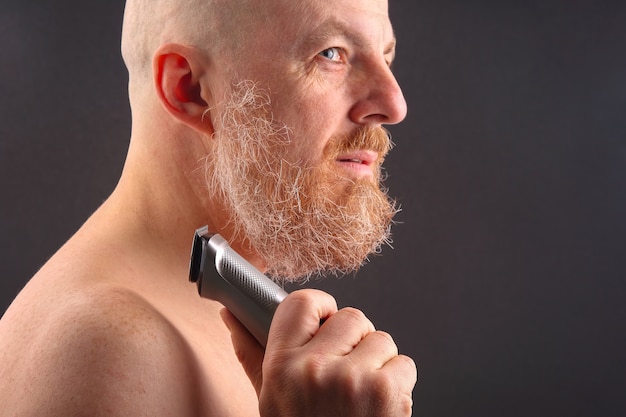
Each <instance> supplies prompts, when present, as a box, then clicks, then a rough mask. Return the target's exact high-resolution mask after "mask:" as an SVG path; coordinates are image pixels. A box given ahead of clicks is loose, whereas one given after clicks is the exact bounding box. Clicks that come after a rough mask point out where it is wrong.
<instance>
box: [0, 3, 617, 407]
mask: <svg viewBox="0 0 626 417" xmlns="http://www.w3.org/2000/svg"><path fill="white" fill-rule="evenodd" d="M122 9H123V1H122V0H115V1H113V0H107V1H106V2H84V1H70V0H65V1H60V0H59V1H54V2H50V1H44V0H31V1H18V0H3V1H2V3H1V4H0V39H1V40H2V57H1V58H0V92H1V94H0V121H1V123H0V192H1V201H2V203H1V211H0V247H1V248H2V253H1V257H2V258H1V262H0V280H1V294H0V311H4V309H5V308H6V307H7V306H8V304H9V302H10V300H11V299H12V298H13V297H14V296H15V295H16V293H17V292H18V290H19V288H21V287H22V285H23V284H24V283H25V282H26V281H27V279H28V278H29V277H30V276H31V275H32V274H33V273H34V272H35V271H36V270H37V269H38V268H39V267H40V266H41V265H42V263H43V262H45V261H46V259H47V258H48V257H49V256H51V255H52V254H53V253H54V251H55V250H56V248H58V247H59V246H60V245H61V244H62V243H63V242H64V241H65V240H66V239H67V238H69V237H70V236H71V234H72V233H73V232H74V231H75V230H76V229H77V228H78V227H79V226H80V224H81V223H82V222H83V221H84V220H85V219H86V218H87V217H88V215H89V214H90V213H91V212H92V211H93V210H94V209H95V208H96V207H97V206H98V205H99V204H100V203H101V202H102V201H103V200H104V199H105V198H106V197H107V195H108V194H109V193H110V192H111V190H112V189H113V187H114V185H115V183H116V181H117V178H118V176H119V173H120V171H121V167H122V164H123V161H124V157H125V151H126V147H127V142H128V136H129V131H130V121H129V109H128V103H127V98H126V74H125V69H124V67H123V65H122V61H121V58H120V56H119V52H118V51H119V32H120V25H121V18H122ZM390 9H391V14H392V18H393V21H394V25H395V27H396V32H397V36H398V38H399V47H398V57H397V61H396V64H395V70H396V73H397V76H398V79H399V81H400V83H401V85H402V86H403V87H404V91H405V95H406V98H407V101H408V104H409V113H408V117H407V120H406V121H405V122H404V123H403V124H402V125H399V126H397V127H393V128H392V132H393V135H394V140H395V142H396V143H397V148H396V150H395V151H394V152H393V153H392V155H391V156H390V157H389V159H388V163H387V167H388V173H389V180H388V185H389V187H390V188H391V192H392V194H393V195H395V196H397V198H398V201H399V202H400V203H401V205H402V207H403V211H402V213H401V214H400V215H399V217H398V220H400V221H401V224H400V225H398V226H397V227H396V228H395V233H394V247H395V249H393V250H391V249H389V248H388V249H386V250H385V251H384V256H382V257H376V258H374V259H373V262H372V263H371V264H370V265H368V266H367V267H366V268H365V269H364V270H363V271H362V272H361V273H359V274H358V275H357V277H356V278H353V277H346V278H343V279H341V280H339V281H337V280H334V279H327V280H324V281H323V282H321V283H313V284H311V285H314V286H321V287H323V288H326V289H327V290H329V291H331V292H332V293H333V294H334V295H335V296H336V297H337V299H338V300H339V303H340V304H341V305H354V306H357V307H360V308H362V309H363V310H364V311H365V312H366V313H367V314H368V315H369V316H370V317H371V318H372V319H373V321H374V322H375V323H376V324H377V325H378V327H379V328H382V329H385V330H388V331H390V332H391V333H392V334H394V336H395V338H396V341H397V343H398V345H399V346H400V349H401V350H402V351H403V352H404V353H407V354H409V355H410V356H412V357H414V358H415V359H416V361H417V362H418V365H419V369H420V381H419V383H418V386H417V389H416V391H415V402H416V403H415V413H414V414H415V415H420V416H429V417H431V416H432V417H434V416H531V415H532V416H624V415H626V399H625V396H624V391H625V390H626V361H625V357H626V355H625V354H624V351H625V350H626V340H625V339H626V337H625V333H626V332H625V331H624V330H625V329H624V327H625V326H624V323H625V319H626V308H625V307H624V301H623V299H624V295H625V292H626V291H625V290H626V284H625V283H624V277H626V266H625V262H624V256H623V253H624V248H625V244H626V221H625V220H624V213H626V193H625V191H626V188H625V186H626V117H625V114H626V28H625V24H626V2H624V1H576V0H555V1H550V0H543V1H536V0H525V1H522V0H519V1H513V0H509V1H506V0H501V1H489V0H476V1H468V0H456V1H451V0H422V1H420V0H417V1H415V0H391V5H390ZM94 245H97V242H94Z"/></svg>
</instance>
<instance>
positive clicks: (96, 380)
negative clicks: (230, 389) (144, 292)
mask: <svg viewBox="0 0 626 417" xmlns="http://www.w3.org/2000/svg"><path fill="white" fill-rule="evenodd" d="M31 301H32V300H31ZM0 374H2V375H3V378H2V380H1V381H0V397H1V398H2V402H3V406H2V409H3V411H0V416H3V415H4V414H3V413H4V412H7V411H9V410H10V411H9V413H10V415H20V416H41V415H46V416H62V415H63V416H67V415H76V416H79V415H89V416H104V415H133V416H144V415H145V416H181V417H183V416H192V415H198V408H204V407H203V406H202V404H201V398H200V397H201V394H200V392H201V391H200V390H204V388H201V385H202V384H201V381H199V378H200V377H199V374H198V371H197V363H196V358H195V356H194V353H193V351H192V349H191V348H190V347H189V346H188V344H187V341H186V340H185V338H184V337H183V336H182V335H181V334H180V333H179V332H178V331H177V329H176V328H175V326H173V325H172V324H171V323H170V322H169V321H168V319H167V318H166V317H164V316H163V315H162V314H161V313H160V312H159V311H158V310H157V309H155V308H154V307H153V306H152V305H151V304H150V303H149V302H147V301H146V300H145V299H143V298H142V297H141V296H140V295H138V294H136V293H134V292H133V291H130V290H128V289H125V288H122V287H116V286H113V285H99V286H96V287H93V288H89V289H87V290H82V291H74V292H72V291H70V292H69V293H67V294H65V297H63V298H57V299H55V298H54V297H51V299H45V298H44V297H41V298H40V299H39V300H38V301H37V302H36V303H34V302H30V303H25V302H21V303H17V305H16V306H13V307H12V309H10V310H9V311H7V314H6V315H5V317H3V319H2V320H1V321H0ZM205 394H206V393H205Z"/></svg>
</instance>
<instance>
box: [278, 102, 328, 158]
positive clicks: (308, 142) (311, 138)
mask: <svg viewBox="0 0 626 417" xmlns="http://www.w3.org/2000/svg"><path fill="white" fill-rule="evenodd" d="M337 115H338V112H337V111H336V110H335V109H333V108H332V104H329V103H328V102H327V101H324V100H319V99H311V100H289V102H288V103H287V105H286V106H284V107H283V106H277V108H276V112H275V113H274V117H275V118H276V120H277V121H279V122H280V123H284V124H285V125H286V126H287V127H288V128H289V132H290V138H291V151H290V152H289V154H290V155H291V158H289V160H290V162H294V163H299V162H304V163H309V164H310V163H313V164H315V163H316V162H318V161H319V160H321V159H322V155H323V152H324V149H325V147H326V145H327V144H328V141H329V140H330V138H331V137H333V136H335V135H337V134H338V133H339V132H338V127H339V126H340V124H339V118H338V117H337Z"/></svg>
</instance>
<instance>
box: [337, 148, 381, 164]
mask: <svg viewBox="0 0 626 417" xmlns="http://www.w3.org/2000/svg"><path fill="white" fill-rule="evenodd" d="M376 159H378V154H377V153H376V152H373V151H355V152H350V153H346V154H343V155H340V156H339V157H338V158H337V162H340V163H353V164H361V165H366V166H371V165H373V164H374V162H376Z"/></svg>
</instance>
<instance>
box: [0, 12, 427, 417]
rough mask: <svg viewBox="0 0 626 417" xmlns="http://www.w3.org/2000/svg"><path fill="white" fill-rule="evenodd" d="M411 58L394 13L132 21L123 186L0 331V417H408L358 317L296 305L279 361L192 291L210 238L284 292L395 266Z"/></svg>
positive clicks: (125, 44)
mask: <svg viewBox="0 0 626 417" xmlns="http://www.w3.org/2000/svg"><path fill="white" fill-rule="evenodd" d="M394 53H395V38H394V34H393V30H392V27H391V23H390V21H389V17H388V12H387V2H386V1H384V0H339V1H334V2H332V4H331V3H329V2H326V1H322V0H298V1H294V0H262V1H260V0H244V1H239V2H231V1H227V0H128V1H127V4H126V10H125V15H124V26H123V31H122V56H123V58H124V62H125V64H126V67H127V69H128V73H129V88H128V90H129V99H130V105H131V111H132V123H133V124H132V132H131V141H130V146H129V150H128V156H127V159H126V163H125V166H124V171H123V173H122V175H121V178H120V180H119V183H118V185H117V187H116V188H115V190H114V191H113V193H112V194H111V196H110V197H109V198H108V199H107V200H106V201H105V202H104V203H103V204H102V206H101V207H100V208H99V209H98V210H97V211H96V212H95V213H94V214H93V215H92V216H91V217H90V218H89V219H88V220H87V222H86V223H85V224H84V225H83V226H82V227H81V228H80V229H79V230H78V231H77V232H76V234H75V235H74V236H73V237H72V238H71V239H70V240H69V241H68V242H67V243H66V244H65V245H64V246H63V247H62V248H61V249H59V251H58V252H57V253H56V254H55V255H54V256H53V257H52V258H51V259H50V260H49V262H48V263H46V265H44V266H43V267H42V268H41V270H40V271H39V272H38V273H37V274H36V275H35V276H34V277H33V278H32V279H31V281H30V282H29V283H28V284H27V285H26V287H25V288H24V289H23V290H22V292H21V293H20V294H19V295H18V297H17V298H16V300H15V301H14V302H13V303H12V305H11V306H10V307H9V309H8V310H7V311H6V313H5V315H4V316H3V318H2V320H0V374H1V375H2V378H1V379H0V399H1V402H2V407H1V411H0V416H5V415H6V416H68V415H89V416H110V415H133V416H177V417H184V416H254V415H260V416H274V417H276V416H309V415H310V416H330V415H332V416H335V415H341V416H343V415H345V416H408V415H410V414H411V406H412V389H413V387H414V385H415V382H416V378H417V372H416V368H415V364H414V363H413V361H412V360H411V359H410V358H408V357H406V356H404V355H400V354H398V350H397V347H396V345H395V343H394V342H393V340H392V338H391V336H390V335H388V334H387V333H385V332H382V331H377V330H376V329H375V327H374V325H373V324H372V323H371V322H370V321H369V320H368V319H367V318H366V317H365V315H364V314H363V313H362V312H360V311H359V310H356V309H353V308H344V309H338V308H337V305H336V302H335V300H334V299H333V298H332V297H331V296H330V295H328V294H326V293H323V292H321V291H315V290H300V291H295V292H294V293H292V294H290V295H289V296H287V297H286V298H285V300H284V301H283V302H282V303H281V304H280V306H279V307H278V309H277V310H276V314H275V316H274V320H273V322H272V326H271V329H270V333H269V336H268V343H267V348H266V349H264V348H263V347H262V346H261V345H260V344H259V343H258V342H257V341H256V339H255V338H254V337H253V336H252V335H251V334H250V333H249V332H248V331H247V330H246V329H245V328H244V327H243V326H242V325H241V324H240V323H239V322H238V321H237V320H236V319H235V318H234V317H233V316H232V314H230V313H229V312H228V311H227V310H225V309H224V308H223V307H222V306H221V305H220V304H219V303H217V302H214V301H211V300H207V299H203V298H200V297H199V296H198V294H197V290H196V288H195V286H194V285H191V284H190V283H189V282H188V280H187V277H188V274H189V270H188V267H189V252H190V244H191V239H192V237H193V235H194V231H195V230H196V229H197V228H199V227H202V226H204V225H207V226H208V229H209V230H210V231H211V232H213V233H220V234H221V235H222V236H224V237H225V238H226V239H227V240H228V241H229V242H230V244H231V246H232V247H233V248H234V249H236V250H237V251H238V252H239V253H241V254H242V255H243V256H244V257H245V258H246V259H247V260H248V261H250V262H251V263H252V264H253V265H255V266H256V267H257V268H258V269H260V270H261V271H263V272H265V273H267V274H268V275H270V276H271V277H273V278H275V279H276V280H297V279H302V278H307V277H309V276H310V275H312V274H317V273H321V274H341V273H345V272H349V271H354V270H356V269H358V268H359V267H360V266H361V265H362V263H363V262H364V260H365V258H366V257H367V256H368V255H369V254H371V253H372V252H375V251H377V250H378V249H379V248H380V246H381V245H382V244H383V243H384V242H385V241H386V240H387V239H388V237H389V228H390V224H391V221H392V217H393V215H394V214H395V211H396V208H395V206H394V203H393V201H392V200H391V199H390V198H389V197H388V195H387V193H386V190H385V188H384V186H383V185H382V183H381V174H380V170H381V164H382V162H383V159H384V157H385V155H386V154H387V152H388V151H389V150H390V148H391V143H390V139H389V136H388V135H387V133H386V131H385V130H384V129H383V127H382V126H383V125H385V124H395V123H398V122H400V121H401V120H402V119H403V118H404V117H405V115H406V104H405V101H404V98H403V96H402V92H401V90H400V87H399V86H398V84H397V82H396V80H395V78H394V76H393V74H392V72H391V70H390V65H391V62H392V61H393V58H394ZM94 242H97V245H94ZM199 317H201V318H202V319H201V320H200V319H199ZM321 322H322V323H323V324H322V325H321V326H320V323H321Z"/></svg>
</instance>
